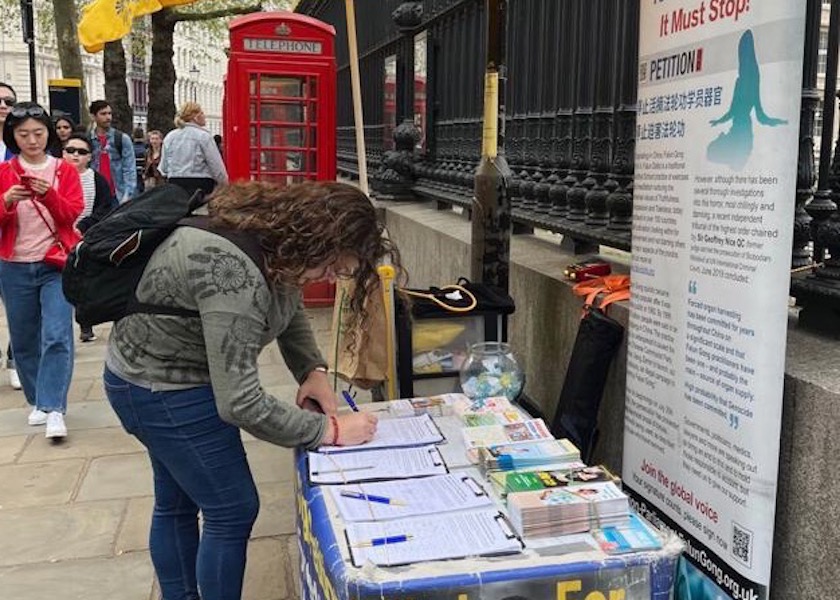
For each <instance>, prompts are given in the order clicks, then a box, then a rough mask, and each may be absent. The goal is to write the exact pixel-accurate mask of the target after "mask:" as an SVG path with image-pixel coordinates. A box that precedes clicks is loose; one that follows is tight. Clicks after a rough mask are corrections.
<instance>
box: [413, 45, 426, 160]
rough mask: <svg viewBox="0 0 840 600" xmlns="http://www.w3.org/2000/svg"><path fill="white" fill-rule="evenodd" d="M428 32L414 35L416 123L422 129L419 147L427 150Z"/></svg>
mask: <svg viewBox="0 0 840 600" xmlns="http://www.w3.org/2000/svg"><path fill="white" fill-rule="evenodd" d="M426 43H427V38H426V32H425V31H424V32H422V33H419V34H417V35H416V36H414V125H415V126H416V127H417V129H419V130H420V139H419V140H418V141H417V146H416V147H417V149H418V150H419V151H420V152H425V151H426V86H427V82H428V73H427V72H426V62H427V61H426V48H427V45H426Z"/></svg>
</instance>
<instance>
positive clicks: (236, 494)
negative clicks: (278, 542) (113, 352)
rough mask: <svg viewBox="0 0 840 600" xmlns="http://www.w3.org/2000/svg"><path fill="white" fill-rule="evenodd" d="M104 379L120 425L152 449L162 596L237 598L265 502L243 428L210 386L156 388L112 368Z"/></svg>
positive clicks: (154, 537) (167, 599)
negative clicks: (225, 414)
mask: <svg viewBox="0 0 840 600" xmlns="http://www.w3.org/2000/svg"><path fill="white" fill-rule="evenodd" d="M104 380H105V392H106V394H107V396H108V400H109V402H110V403H111V406H113V407H114V410H115V411H116V413H117V415H118V416H119V418H120V421H121V422H122V425H123V427H125V429H126V431H128V432H129V433H130V434H132V435H134V436H135V437H136V438H137V439H138V440H140V442H142V444H143V445H144V446H146V448H147V449H148V450H149V457H150V459H151V462H152V470H153V472H154V484H155V508H154V513H153V514H152V529H151V533H150V536H149V550H150V552H151V555H152V562H153V563H154V566H155V572H156V573H157V577H158V581H159V583H160V588H161V591H162V592H163V600H198V599H199V598H201V600H239V599H240V597H241V594H242V579H243V576H244V573H245V553H246V550H247V546H248V538H249V537H250V535H251V528H252V527H253V525H254V521H256V519H257V513H258V512H259V507H260V505H259V496H258V495H257V488H256V486H255V485H254V479H253V477H252V476H251V469H250V467H249V466H248V459H247V458H246V456H245V449H244V447H243V446H242V439H241V438H240V435H239V429H238V428H236V427H234V426H232V425H229V424H227V423H225V422H224V421H222V420H221V418H220V417H219V413H218V411H217V410H216V402H215V398H214V397H213V391H212V388H211V387H210V386H201V387H196V388H190V389H187V390H177V391H167V392H153V391H151V390H148V389H146V388H143V387H139V386H136V385H133V384H131V383H129V382H127V381H125V380H124V379H122V378H121V377H119V376H117V375H115V374H114V373H112V372H111V371H110V370H108V369H107V368H106V369H105V375H104ZM199 510H200V511H201V514H202V517H203V519H204V526H203V530H202V532H201V535H200V536H199V529H198V511H199Z"/></svg>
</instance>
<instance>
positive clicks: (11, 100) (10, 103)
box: [0, 96, 16, 107]
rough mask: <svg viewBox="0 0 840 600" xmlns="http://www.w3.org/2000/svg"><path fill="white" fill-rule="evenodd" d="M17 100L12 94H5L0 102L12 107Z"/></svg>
mask: <svg viewBox="0 0 840 600" xmlns="http://www.w3.org/2000/svg"><path fill="white" fill-rule="evenodd" d="M15 102H16V100H15V99H14V98H13V97H11V96H3V97H2V98H0V104H5V105H6V106H8V107H12V106H14V105H15Z"/></svg>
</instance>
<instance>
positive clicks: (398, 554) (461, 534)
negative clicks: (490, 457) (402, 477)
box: [344, 508, 525, 568]
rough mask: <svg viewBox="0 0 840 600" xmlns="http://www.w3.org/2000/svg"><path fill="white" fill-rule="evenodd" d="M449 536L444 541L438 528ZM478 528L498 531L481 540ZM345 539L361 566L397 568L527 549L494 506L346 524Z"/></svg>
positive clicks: (484, 531)
mask: <svg viewBox="0 0 840 600" xmlns="http://www.w3.org/2000/svg"><path fill="white" fill-rule="evenodd" d="M442 530H446V531H447V532H448V535H447V536H446V539H445V540H442V539H441V536H440V531H442ZM475 532H483V533H485V534H487V533H495V535H494V536H493V539H490V540H488V539H482V537H481V536H480V535H476V534H475ZM403 536H405V537H410V538H411V539H407V540H406V541H400V542H397V543H382V544H379V545H377V546H373V547H372V546H370V545H367V546H364V545H363V544H365V543H368V544H369V543H370V541H371V540H379V541H381V540H385V539H388V538H399V537H403ZM344 540H345V543H346V544H347V548H348V550H349V553H350V562H351V563H352V564H353V566H354V567H357V568H361V567H362V566H363V565H365V564H366V563H368V562H372V563H373V564H375V565H377V566H381V567H398V566H404V565H410V564H415V563H418V562H429V561H435V560H450V559H460V558H467V557H470V556H486V557H491V556H506V555H509V554H519V553H520V552H522V550H523V549H524V548H525V543H524V542H523V541H522V538H521V537H520V536H519V535H517V533H516V531H515V530H514V528H513V526H512V525H511V523H510V521H509V520H508V518H507V517H506V516H505V515H504V514H502V513H501V512H500V511H498V510H497V509H495V508H490V509H483V510H475V511H468V512H460V513H446V514H442V515H424V516H422V517H409V518H405V519H400V520H397V521H387V522H373V523H348V524H347V526H346V527H345V530H344Z"/></svg>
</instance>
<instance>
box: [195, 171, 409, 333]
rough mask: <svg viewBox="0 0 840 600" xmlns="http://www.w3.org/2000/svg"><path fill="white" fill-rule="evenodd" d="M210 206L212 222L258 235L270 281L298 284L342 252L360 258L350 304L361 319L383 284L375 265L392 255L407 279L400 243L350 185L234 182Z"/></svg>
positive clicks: (400, 277) (399, 276) (400, 275)
mask: <svg viewBox="0 0 840 600" xmlns="http://www.w3.org/2000/svg"><path fill="white" fill-rule="evenodd" d="M208 210H209V213H210V218H211V222H212V223H213V225H216V226H218V227H223V228H228V229H238V230H244V231H253V232H254V233H256V234H257V235H258V236H259V238H260V242H261V244H262V247H263V249H264V250H265V257H266V258H265V260H266V269H265V270H266V272H267V273H268V276H269V279H270V280H271V282H272V283H285V284H289V285H297V284H298V282H299V281H300V280H301V277H302V276H303V274H304V271H306V270H307V269H314V268H319V267H323V266H328V265H332V264H333V263H335V262H336V261H337V260H338V258H339V257H340V256H343V255H352V256H354V257H356V258H357V259H358V261H359V268H358V269H356V271H355V272H354V273H353V276H352V278H353V282H354V283H355V286H354V289H353V294H352V296H351V298H350V307H351V310H352V311H353V313H354V314H355V315H357V318H360V319H361V322H362V323H364V322H366V320H367V314H366V312H365V310H364V301H365V298H366V297H367V296H368V295H369V294H372V293H374V291H375V290H376V289H377V287H378V286H379V277H378V275H377V272H376V267H377V265H378V264H379V263H380V262H382V261H383V259H388V261H389V262H390V263H391V264H392V265H393V266H394V268H395V270H396V272H397V281H398V282H402V280H403V279H404V273H403V271H402V267H401V263H400V257H399V252H398V250H397V248H396V246H394V245H393V244H392V243H391V241H390V240H389V239H387V238H386V237H383V235H382V233H383V224H382V223H381V222H380V221H379V219H378V218H377V216H376V210H375V209H374V207H373V205H372V204H371V202H370V200H369V199H368V197H367V196H366V195H365V194H364V193H363V192H362V191H361V190H359V189H358V188H356V187H353V186H352V185H348V184H346V183H338V182H334V181H307V182H303V183H297V184H294V185H291V186H288V187H280V186H278V185H275V184H271V183H265V182H258V181H251V182H244V183H234V184H232V185H228V186H225V187H222V188H220V189H217V190H216V191H215V192H213V194H212V195H211V196H210V199H209V201H208Z"/></svg>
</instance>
